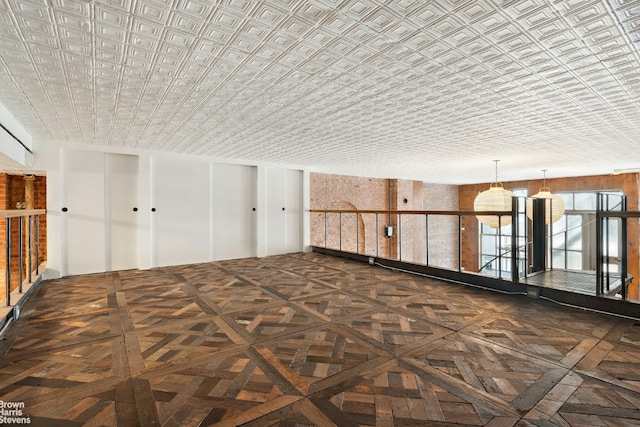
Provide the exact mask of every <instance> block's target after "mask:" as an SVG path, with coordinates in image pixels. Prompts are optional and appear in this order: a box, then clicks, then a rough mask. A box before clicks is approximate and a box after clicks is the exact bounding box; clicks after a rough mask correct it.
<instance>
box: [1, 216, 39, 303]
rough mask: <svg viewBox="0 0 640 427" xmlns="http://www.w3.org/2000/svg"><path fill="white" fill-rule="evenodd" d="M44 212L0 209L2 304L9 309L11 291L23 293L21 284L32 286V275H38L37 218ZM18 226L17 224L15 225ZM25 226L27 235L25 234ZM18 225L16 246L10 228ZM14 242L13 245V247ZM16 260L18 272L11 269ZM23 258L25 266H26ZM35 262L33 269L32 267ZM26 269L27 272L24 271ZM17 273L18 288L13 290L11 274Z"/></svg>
mask: <svg viewBox="0 0 640 427" xmlns="http://www.w3.org/2000/svg"><path fill="white" fill-rule="evenodd" d="M45 214H46V210H45V209H30V210H24V209H18V210H0V218H5V221H6V228H5V256H6V259H5V272H4V278H5V304H6V306H7V307H9V306H11V292H12V291H14V290H17V291H18V293H19V294H22V292H23V283H24V282H25V281H26V282H27V283H33V275H34V274H35V275H36V276H38V275H39V274H40V217H41V216H42V215H45ZM16 223H17V224H16ZM25 223H26V233H25ZM16 225H17V228H18V229H17V236H18V237H17V238H18V241H17V243H16V242H14V241H13V240H14V237H15V236H14V235H13V234H14V233H13V226H16ZM14 243H16V244H14ZM14 252H16V253H15V255H17V257H18V267H17V270H15V269H14V268H12V262H11V261H12V258H13V256H14ZM25 257H26V266H25ZM34 263H35V266H34V265H33V264H34ZM25 270H26V271H25ZM16 274H17V286H15V287H13V289H12V275H16Z"/></svg>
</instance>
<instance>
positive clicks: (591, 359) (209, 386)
mask: <svg viewBox="0 0 640 427" xmlns="http://www.w3.org/2000/svg"><path fill="white" fill-rule="evenodd" d="M0 355H1V356H2V357H1V359H0V400H2V401H3V402H17V403H20V404H24V408H23V409H22V412H23V417H28V418H29V420H30V421H31V425H45V426H53V425H65V426H74V425H78V426H79V425H88V426H94V425H95V426H129V425H130V426H138V425H142V426H154V425H157V426H201V425H202V426H206V425H217V426H238V425H247V426H276V425H277V426H394V425H396V426H425V425H433V426H457V425H465V426H578V425H581V426H582V425H590V426H591V425H592V426H638V425H640V324H638V323H637V322H634V321H631V320H626V319H619V318H615V317H610V316H606V315H602V314H597V313H591V312H588V311H583V310H574V309H570V308H566V307H562V306H558V305H553V304H551V303H549V302H546V301H540V300H534V299H531V298H527V297H524V296H522V297H519V296H506V295H503V294H498V293H491V292H489V291H483V290H478V289H474V288H468V287H464V286H460V285H454V284H451V283H445V282H441V281H438V280H434V279H429V278H423V277H418V276H412V275H409V274H404V273H400V272H394V271H389V270H385V269H383V268H380V267H374V266H369V265H366V264H363V263H358V262H355V261H349V260H346V259H341V258H333V257H330V256H327V255H320V254H314V253H311V254H291V255H283V256H274V257H267V258H261V259H253V258H252V259H244V260H230V261H220V262H213V263H205V264H197V265H184V266H175V267H166V268H160V269H154V270H145V271H137V270H131V271H120V272H112V273H105V274H93V275H86V276H77V277H69V278H64V279H58V280H52V281H47V282H45V283H43V285H42V286H41V288H40V290H39V291H38V294H37V295H36V296H35V297H34V298H33V299H32V300H31V301H30V302H29V303H28V305H27V306H26V307H25V308H24V309H23V313H22V316H21V318H20V319H19V320H18V321H17V322H16V323H15V324H13V325H12V327H11V329H10V330H9V331H8V332H7V333H6V334H5V335H4V337H2V340H1V341H0Z"/></svg>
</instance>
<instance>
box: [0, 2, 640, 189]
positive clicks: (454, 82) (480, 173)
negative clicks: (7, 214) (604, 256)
mask: <svg viewBox="0 0 640 427" xmlns="http://www.w3.org/2000/svg"><path fill="white" fill-rule="evenodd" d="M638 22H640V1H637V0H636V1H628V0H609V1H606V0H567V1H552V0H546V1H542V0H541V1H537V0H536V1H533V0H531V1H528V0H524V1H502V2H500V1H489V0H474V1H455V0H448V1H447V0H440V1H426V0H425V1H417V0H394V1H384V2H383V1H374V0H307V1H301V0H265V1H259V2H256V1H243V0H223V1H216V2H212V1H208V0H115V1H112V0H109V1H107V0H1V1H0V88H1V89H2V90H1V91H0V101H1V102H2V103H4V104H5V105H6V106H7V107H8V108H9V109H10V110H12V112H13V113H14V114H15V115H16V117H17V118H18V119H19V120H20V121H21V122H22V123H23V125H24V126H25V127H26V128H27V129H29V131H30V132H31V133H32V134H33V135H34V137H35V139H36V140H37V141H41V142H42V141H44V142H46V141H51V140H55V141H64V142H73V143H86V144H99V145H109V146H114V147H121V146H123V147H133V148H140V149H152V150H163V151H172V152H182V153H191V154H198V155H206V156H215V157H220V158H234V159H243V160H251V161H260V162H275V163H287V164H293V165H304V166H309V167H311V168H312V170H317V171H324V172H335V173H349V174H354V175H367V176H384V177H403V178H411V179H420V180H425V181H431V182H447V183H463V182H478V181H490V180H491V179H492V166H491V165H492V163H491V160H492V159H496V158H499V159H501V160H503V162H502V163H501V168H502V170H503V175H504V176H502V177H501V178H503V179H520V178H531V177H536V178H537V177H539V175H540V169H542V168H546V169H549V170H550V176H571V175H583V174H585V173H594V174H595V173H608V172H610V171H611V170H612V169H614V168H629V167H638V166H640V162H639V161H637V159H635V163H634V158H633V156H629V153H630V152H635V151H637V144H638V140H639V138H640V25H639V24H638ZM578 153H580V156H577V154H578ZM576 157H580V159H577V158H576ZM461 159H464V162H465V163H464V164H465V167H464V168H461V167H460V166H459V165H460V160H461Z"/></svg>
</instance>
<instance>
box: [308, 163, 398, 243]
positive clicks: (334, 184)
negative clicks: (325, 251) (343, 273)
mask: <svg viewBox="0 0 640 427" xmlns="http://www.w3.org/2000/svg"><path fill="white" fill-rule="evenodd" d="M311 209H358V210H369V209H377V210H380V209H389V183H388V180H386V179H379V178H362V177H353V176H344V175H327V174H318V173H312V174H311ZM386 223H387V219H386V218H383V217H382V216H381V217H379V218H378V230H379V238H378V249H377V250H378V253H379V254H380V256H388V252H389V244H388V243H389V242H388V239H386V238H384V237H382V235H383V231H382V230H383V229H384V225H385V224H386ZM326 225H327V233H326V234H327V241H326V245H327V247H330V248H334V249H339V247H340V242H339V238H338V236H339V234H340V218H339V216H338V215H337V214H328V215H327V216H326ZM311 244H312V245H314V246H324V245H325V216H324V215H322V214H311ZM342 249H343V250H346V251H351V252H356V249H357V250H358V252H360V253H366V254H370V255H376V218H375V215H361V216H358V217H357V218H356V215H351V214H343V215H342Z"/></svg>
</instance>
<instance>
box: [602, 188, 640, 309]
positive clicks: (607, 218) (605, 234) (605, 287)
mask: <svg viewBox="0 0 640 427" xmlns="http://www.w3.org/2000/svg"><path fill="white" fill-rule="evenodd" d="M605 196H608V195H600V197H599V198H598V207H597V210H596V241H597V244H596V294H597V295H598V296H600V295H604V294H607V293H608V292H609V291H610V290H611V285H612V283H614V282H616V283H617V281H618V280H619V281H620V282H619V283H620V287H621V289H620V295H621V296H622V299H627V297H628V295H627V293H628V289H627V285H628V282H629V279H631V277H630V276H629V274H628V261H629V259H628V258H629V257H628V251H627V248H628V242H629V228H628V226H629V219H631V220H633V219H635V220H636V224H635V226H636V229H638V228H640V227H639V225H638V223H637V222H638V219H640V212H638V211H627V200H626V197H624V198H623V199H622V202H621V203H620V205H616V206H615V207H614V208H613V210H612V208H610V207H609V206H610V204H609V200H608V198H605ZM611 221H620V234H619V241H618V242H617V243H616V246H618V249H619V252H620V253H619V259H620V268H619V271H618V272H612V271H611V265H610V264H611V263H610V260H611V258H612V256H611V252H610V251H611V247H612V245H611V240H610V236H609V230H610V229H611V228H610V226H609V225H610V222H611ZM612 273H614V274H615V276H614V274H612Z"/></svg>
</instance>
